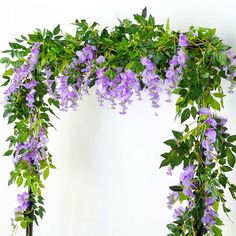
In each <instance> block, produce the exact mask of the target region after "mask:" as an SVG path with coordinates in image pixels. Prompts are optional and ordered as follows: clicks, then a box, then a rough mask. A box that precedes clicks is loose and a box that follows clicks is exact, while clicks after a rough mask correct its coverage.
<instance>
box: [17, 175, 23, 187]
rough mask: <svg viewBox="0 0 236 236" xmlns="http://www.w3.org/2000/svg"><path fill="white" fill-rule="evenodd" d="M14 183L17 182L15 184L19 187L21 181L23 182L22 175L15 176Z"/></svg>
mask: <svg viewBox="0 0 236 236" xmlns="http://www.w3.org/2000/svg"><path fill="white" fill-rule="evenodd" d="M16 183H17V186H18V187H20V186H21V185H22V183H23V177H22V176H19V177H18V178H17V181H16Z"/></svg>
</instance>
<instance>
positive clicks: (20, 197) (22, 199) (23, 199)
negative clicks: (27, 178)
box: [14, 192, 29, 215]
mask: <svg viewBox="0 0 236 236" xmlns="http://www.w3.org/2000/svg"><path fill="white" fill-rule="evenodd" d="M17 201H18V203H19V206H18V207H17V208H15V210H14V212H15V214H16V215H18V214H21V213H23V212H24V211H26V210H27V209H28V207H29V193H27V192H23V193H22V194H17Z"/></svg>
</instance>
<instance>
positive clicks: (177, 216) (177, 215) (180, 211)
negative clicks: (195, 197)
mask: <svg viewBox="0 0 236 236" xmlns="http://www.w3.org/2000/svg"><path fill="white" fill-rule="evenodd" d="M184 212H185V208H184V207H182V206H179V207H178V208H177V209H175V211H174V215H173V217H174V219H175V220H179V219H180V217H181V216H182V215H183V213H184Z"/></svg>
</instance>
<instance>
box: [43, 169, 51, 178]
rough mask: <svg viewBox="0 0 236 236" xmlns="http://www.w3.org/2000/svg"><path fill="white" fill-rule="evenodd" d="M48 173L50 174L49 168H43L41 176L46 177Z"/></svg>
mask: <svg viewBox="0 0 236 236" xmlns="http://www.w3.org/2000/svg"><path fill="white" fill-rule="evenodd" d="M49 174H50V170H49V168H46V169H45V170H44V172H43V178H44V179H47V177H48V176H49Z"/></svg>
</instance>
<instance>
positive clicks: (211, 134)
mask: <svg viewBox="0 0 236 236" xmlns="http://www.w3.org/2000/svg"><path fill="white" fill-rule="evenodd" d="M205 135H206V137H207V140H209V142H211V143H214V142H215V141H216V131H215V129H214V128H209V129H207V130H206V132H205Z"/></svg>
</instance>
